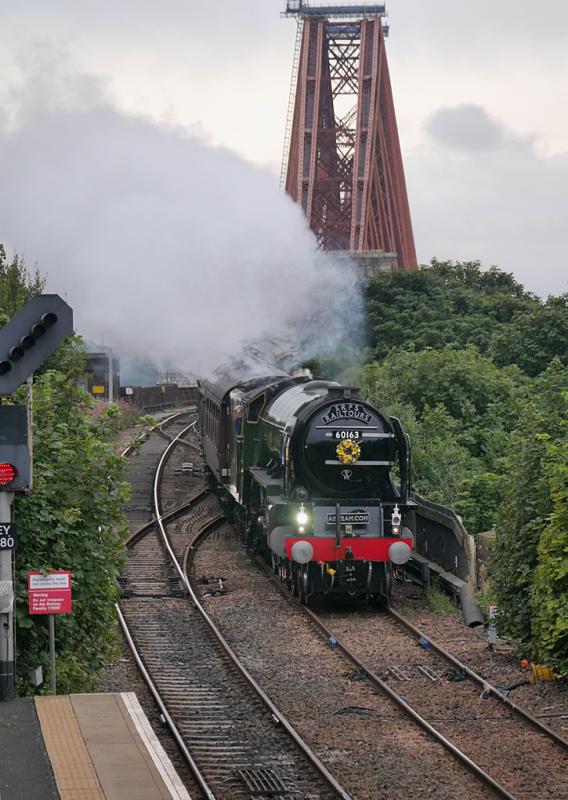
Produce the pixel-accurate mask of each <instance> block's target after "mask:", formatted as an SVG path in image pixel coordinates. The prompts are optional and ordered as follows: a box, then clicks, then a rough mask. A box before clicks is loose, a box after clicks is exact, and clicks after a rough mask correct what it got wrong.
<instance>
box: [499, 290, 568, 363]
mask: <svg viewBox="0 0 568 800" xmlns="http://www.w3.org/2000/svg"><path fill="white" fill-rule="evenodd" d="M489 349H490V354H491V355H492V356H493V360H494V361H495V363H496V364H499V365H501V366H504V365H506V364H517V365H518V366H519V367H520V368H521V369H522V370H523V371H524V372H526V373H527V375H538V374H539V373H540V372H542V371H543V370H544V369H546V367H547V366H548V364H549V363H550V362H551V361H552V359H553V358H555V357H556V358H559V359H560V361H561V362H562V363H563V364H564V365H566V366H568V294H563V295H561V296H560V297H549V298H548V300H547V301H546V302H545V303H544V304H542V305H537V306H536V307H534V308H532V309H531V310H530V311H528V312H527V313H524V314H517V315H515V317H514V318H513V319H512V320H511V323H510V325H507V326H506V328H505V329H504V330H502V331H501V332H500V333H497V334H496V335H495V336H494V337H493V340H492V342H491V345H490V348H489Z"/></svg>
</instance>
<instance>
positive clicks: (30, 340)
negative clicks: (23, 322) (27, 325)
mask: <svg viewBox="0 0 568 800" xmlns="http://www.w3.org/2000/svg"><path fill="white" fill-rule="evenodd" d="M35 343H36V340H35V337H34V336H32V335H31V334H30V333H28V334H27V335H26V336H22V338H21V339H20V347H23V348H24V350H29V349H30V347H33V346H34V344H35Z"/></svg>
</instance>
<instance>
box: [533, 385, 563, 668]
mask: <svg viewBox="0 0 568 800" xmlns="http://www.w3.org/2000/svg"><path fill="white" fill-rule="evenodd" d="M562 400H563V417H564V419H563V421H562V423H561V425H562V428H563V434H562V438H561V440H560V441H558V442H557V443H554V442H552V441H551V440H550V439H548V440H547V441H546V442H545V447H546V461H545V463H544V464H543V473H544V474H543V478H544V480H545V481H546V483H547V484H548V491H549V496H550V503H551V513H550V517H549V520H548V525H547V527H546V528H545V530H544V532H543V533H542V536H541V537H540V541H539V543H538V549H537V561H538V566H537V568H536V572H535V576H534V581H533V587H532V591H531V612H532V628H531V630H532V637H533V650H534V655H535V658H537V659H538V660H539V661H540V662H541V663H544V664H548V665H549V666H551V667H553V668H554V670H555V671H556V672H557V673H558V674H559V675H563V676H564V677H568V392H564V393H563V395H562Z"/></svg>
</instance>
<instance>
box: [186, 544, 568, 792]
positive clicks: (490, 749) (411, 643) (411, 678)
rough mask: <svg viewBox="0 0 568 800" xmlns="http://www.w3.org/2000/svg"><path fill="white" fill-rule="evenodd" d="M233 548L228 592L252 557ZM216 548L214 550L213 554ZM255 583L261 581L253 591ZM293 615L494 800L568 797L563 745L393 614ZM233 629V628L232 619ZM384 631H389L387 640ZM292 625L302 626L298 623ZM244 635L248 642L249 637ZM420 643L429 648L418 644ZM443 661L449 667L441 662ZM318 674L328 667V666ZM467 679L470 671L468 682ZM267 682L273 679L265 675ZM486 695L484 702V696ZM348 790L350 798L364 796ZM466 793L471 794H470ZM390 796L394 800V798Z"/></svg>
mask: <svg viewBox="0 0 568 800" xmlns="http://www.w3.org/2000/svg"><path fill="white" fill-rule="evenodd" d="M204 535H206V534H204ZM205 547H206V545H205ZM236 547H237V551H235V547H234V543H233V545H231V542H230V538H226V539H225V541H224V542H222V544H220V545H218V546H217V548H216V549H217V550H218V551H219V552H220V553H221V558H222V557H223V556H222V552H223V550H224V551H225V553H230V558H231V561H238V560H239V558H240V560H241V566H240V568H239V569H236V570H235V572H234V574H233V575H232V581H234V585H233V587H231V585H230V583H229V584H227V589H228V590H229V591H237V590H236V589H235V588H234V587H235V586H236V584H239V583H241V582H246V581H247V577H246V571H247V565H246V561H248V559H246V558H245V560H244V562H243V560H242V553H241V556H239V554H238V548H239V546H238V545H237V546H236ZM214 549H215V548H214V546H213V545H211V546H210V550H211V551H214ZM207 564H208V559H207V558H206V557H205V556H204V557H203V559H202V560H201V563H200V565H199V570H200V571H201V572H207ZM211 564H212V567H211V568H210V569H209V571H211V569H212V570H213V572H215V570H216V569H217V570H218V569H219V561H218V560H215V559H212V560H211ZM249 569H250V561H249ZM268 573H270V570H267V569H266V567H264V575H265V577H266V579H267V580H270V581H274V582H275V583H276V584H277V585H278V586H279V587H280V588H281V589H282V591H283V593H285V595H286V596H287V597H288V598H289V594H288V592H287V590H286V589H285V588H284V587H283V585H282V584H281V582H280V581H278V580H277V579H276V578H275V577H274V576H272V575H271V574H270V575H269V574H268ZM248 582H249V584H250V586H251V587H253V588H252V589H251V591H252V592H256V591H257V590H258V592H259V593H263V594H264V595H266V592H267V587H266V585H264V586H263V585H262V582H260V583H258V577H257V578H254V577H252V578H251V579H249V580H248ZM255 583H258V586H257V587H256V588H255V587H254V584H255ZM259 597H260V594H259ZM289 599H290V598H289ZM238 602H239V601H238V599H237V598H234V599H233V603H238ZM216 605H217V606H219V608H220V606H221V601H220V600H219V601H218V602H217V603H216ZM261 606H262V602H261V600H260V599H259V601H258V606H257V615H258V617H259V619H262V610H261ZM296 609H297V611H298V612H299V613H301V614H303V615H307V616H308V617H309V619H310V621H311V622H312V623H313V624H315V625H317V627H318V628H319V630H320V631H321V632H322V633H323V635H324V637H325V640H326V641H327V642H329V643H330V644H331V645H332V648H333V650H334V651H335V652H337V651H340V652H341V653H342V654H343V655H344V656H345V657H346V658H347V659H349V661H350V662H351V664H352V667H353V671H352V676H353V677H354V678H355V679H359V680H360V683H359V686H361V687H363V686H366V687H368V686H369V685H370V686H372V687H374V688H375V689H377V690H379V691H380V692H381V693H382V694H384V695H385V696H386V697H388V698H389V700H390V701H391V702H393V703H395V704H396V705H397V706H398V708H400V709H401V710H402V711H403V712H404V714H406V715H407V716H409V717H410V718H411V719H412V720H413V722H414V723H416V724H418V725H419V726H420V727H421V728H422V730H423V731H425V732H426V733H427V735H428V736H429V737H432V738H434V739H435V740H436V741H437V742H438V743H439V744H440V745H442V746H443V747H444V748H445V750H446V751H447V752H448V753H450V754H451V756H452V757H453V758H455V759H456V760H457V761H458V762H459V763H460V764H461V765H462V766H463V767H464V768H466V769H467V770H469V771H470V772H471V773H472V774H473V775H474V776H475V777H476V779H477V780H478V781H479V782H480V783H481V784H482V785H483V786H484V787H486V789H487V790H488V791H489V792H490V796H494V797H501V798H507V799H508V800H533V798H534V797H536V796H537V793H538V797H539V798H549V799H550V800H561V798H564V797H568V757H567V755H566V742H564V741H563V740H562V739H561V738H560V737H558V736H557V735H556V734H555V733H554V732H553V731H550V730H548V729H547V728H545V727H544V726H542V725H541V723H540V722H539V721H538V720H536V719H535V718H533V717H531V716H530V715H527V714H525V712H523V710H522V709H520V708H519V707H517V706H516V705H515V704H512V703H511V702H510V701H508V700H507V698H506V697H503V696H502V695H501V694H500V693H499V692H498V690H497V689H496V688H495V687H491V686H490V684H488V683H487V681H485V680H484V679H483V678H481V677H480V676H477V675H475V673H473V671H471V670H469V668H468V667H467V666H466V665H465V664H462V663H461V662H460V661H459V660H457V659H456V658H455V657H454V656H452V655H451V654H449V653H446V652H445V651H443V649H442V648H440V652H439V654H438V653H437V652H436V648H437V647H438V646H437V645H436V644H435V643H432V642H430V641H429V640H428V639H427V637H426V636H425V635H424V633H423V632H422V631H419V630H418V629H416V628H414V627H413V626H412V625H411V624H410V623H409V622H408V621H406V620H404V619H403V618H402V617H400V615H398V614H397V613H396V612H394V611H392V612H391V613H390V616H387V615H384V614H377V613H376V612H375V613H361V611H360V609H359V610H358V611H356V613H353V609H352V610H350V611H349V612H344V613H339V614H338V613H335V614H330V613H329V612H325V611H324V612H322V613H315V612H314V611H312V610H310V609H305V608H304V607H301V606H300V605H299V604H297V605H296ZM280 613H282V615H283V616H284V614H285V612H284V611H281V612H280ZM223 614H227V618H228V619H229V620H231V617H232V616H233V617H234V615H233V614H232V612H231V611H230V609H225V611H220V613H219V618H220V619H221V618H222V617H223ZM232 625H233V626H234V625H235V620H234V618H233V619H232ZM385 625H387V626H388V625H390V626H391V628H392V630H391V631H390V635H388V636H387V633H386V631H385V629H384V626H385ZM401 625H404V627H403V628H402V629H400V630H399V631H398V634H396V629H398V628H399V626H401ZM293 627H295V628H296V629H297V628H298V624H297V622H296V623H294V626H293ZM247 635H249V636H250V635H251V634H250V632H248V633H247ZM397 636H398V637H399V638H400V637H401V638H402V640H404V642H405V647H406V651H405V657H403V652H402V650H401V645H400V644H398V645H397V643H396V637H397ZM344 639H345V641H344ZM419 640H422V641H423V643H424V644H425V645H426V647H427V649H424V648H423V647H421V646H418V644H417V643H418V641H419ZM371 643H374V644H371ZM355 651H357V652H355ZM442 656H443V657H444V658H445V662H441V661H440V659H441V657H442ZM321 668H322V669H325V665H324V663H323V660H322V661H321ZM449 668H450V669H451V670H452V671H451V672H450V671H449ZM296 669H297V670H298V672H301V673H303V674H305V672H306V670H305V669H304V668H303V665H302V663H301V662H300V661H299V660H297V661H296ZM275 670H278V672H279V673H282V672H286V666H284V665H283V664H282V663H281V662H280V663H279V664H278V665H276V664H275ZM468 673H471V677H469V676H468ZM264 678H265V679H268V680H270V678H269V676H267V675H266V674H265V676H264ZM456 678H457V680H455V679H456ZM482 692H483V697H484V698H487V699H481V698H480V694H481V693H482ZM363 695H365V693H363ZM351 702H352V703H353V705H352V706H351V707H352V708H353V709H355V710H357V709H359V711H367V712H368V713H372V712H373V709H372V707H371V706H370V704H369V702H368V697H367V699H366V700H365V699H364V697H363V698H362V699H361V700H360V701H359V702H358V704H357V705H356V704H355V703H357V701H355V702H354V701H353V700H352V701H351ZM383 713H384V712H383ZM396 724H397V723H395V725H396ZM394 727H395V726H393V729H394ZM397 738H398V737H397ZM346 755H348V754H346ZM323 757H324V756H323V754H322V758H323ZM368 766H369V771H372V769H371V767H370V765H368ZM348 785H349V788H350V790H351V791H352V793H353V796H356V797H359V796H363V795H360V794H359V793H358V790H355V789H354V788H353V786H351V785H350V784H348ZM468 791H469V792H471V789H469V790H468ZM368 796H369V797H373V796H374V795H373V794H369V795H368ZM385 796H388V797H391V796H393V797H394V795H392V794H388V795H385ZM448 796H451V797H454V795H448ZM465 796H467V797H470V796H473V795H472V794H466V795H465Z"/></svg>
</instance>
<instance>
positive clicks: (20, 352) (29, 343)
mask: <svg viewBox="0 0 568 800" xmlns="http://www.w3.org/2000/svg"><path fill="white" fill-rule="evenodd" d="M57 319H58V317H57V314H54V313H53V312H52V311H48V312H46V313H45V314H42V315H41V317H40V318H39V322H36V323H35V325H32V327H31V328H30V332H29V333H26V334H25V335H24V336H22V338H21V339H20V341H19V344H15V345H14V346H13V347H11V348H10V350H9V351H8V358H9V359H10V361H19V360H20V359H21V358H23V357H24V355H25V353H26V350H31V348H32V347H33V346H34V345H35V343H36V342H37V340H38V339H39V338H40V337H41V336H43V335H44V333H45V332H46V330H47V329H48V328H51V326H52V325H55V323H56V322H57ZM10 361H1V362H0V375H5V374H6V373H7V372H10V370H11V369H12V365H11V364H10Z"/></svg>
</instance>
